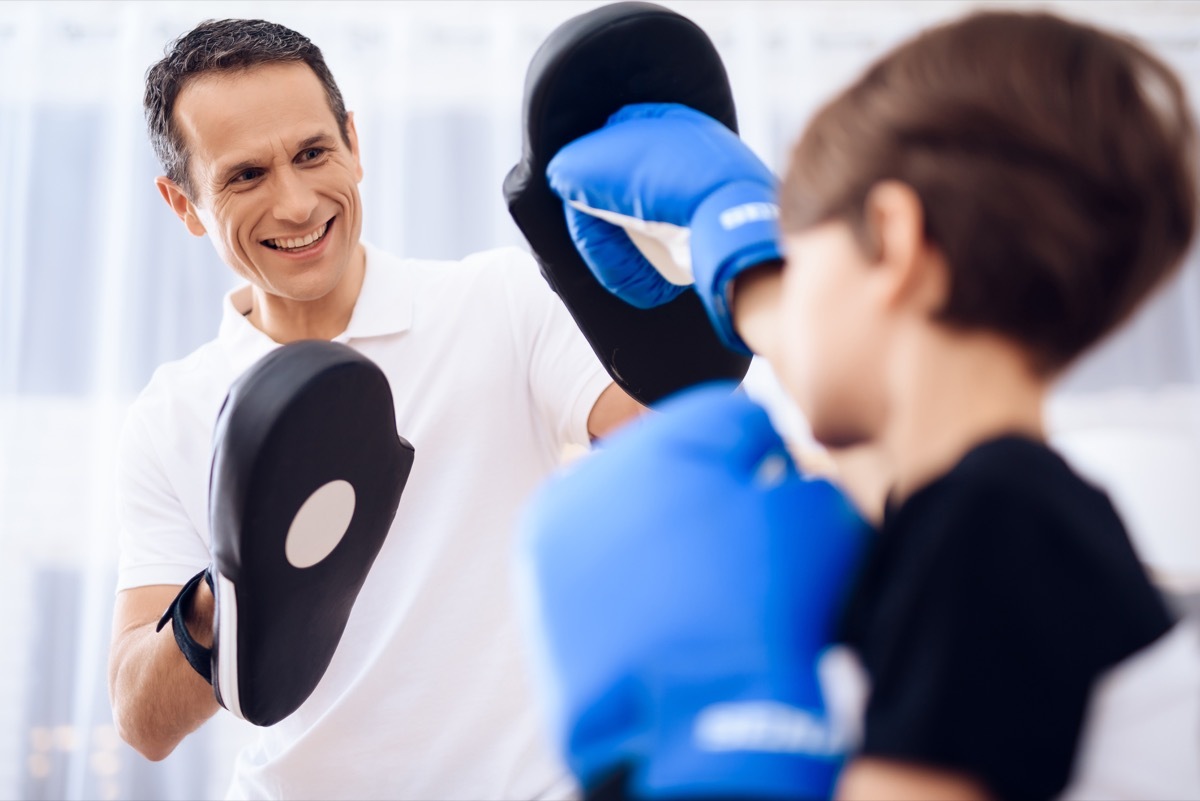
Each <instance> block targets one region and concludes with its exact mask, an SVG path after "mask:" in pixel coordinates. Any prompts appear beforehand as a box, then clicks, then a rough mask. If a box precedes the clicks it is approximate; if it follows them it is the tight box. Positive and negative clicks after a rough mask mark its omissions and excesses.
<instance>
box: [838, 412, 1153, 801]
mask: <svg viewBox="0 0 1200 801" xmlns="http://www.w3.org/2000/svg"><path fill="white" fill-rule="evenodd" d="M1172 622H1173V621H1172V618H1171V615H1170V613H1169V612H1168V611H1167V608H1166V606H1165V605H1164V603H1163V600H1162V598H1161V597H1160V595H1159V594H1158V592H1157V591H1156V590H1155V589H1154V587H1153V586H1152V585H1151V583H1150V581H1149V580H1148V578H1147V576H1146V574H1145V571H1144V570H1143V568H1142V566H1141V564H1140V563H1139V561H1138V559H1137V557H1136V556H1135V554H1134V551H1133V548H1132V546H1131V544H1130V542H1129V538H1128V536H1127V534H1126V532H1125V528H1124V526H1123V525H1122V524H1121V521H1120V519H1119V518H1118V516H1117V514H1116V512H1115V511H1114V510H1113V507H1112V505H1111V503H1110V502H1109V500H1108V498H1107V496H1106V495H1105V494H1104V493H1102V492H1100V491H1099V490H1097V489H1096V488H1094V487H1092V486H1090V485H1089V484H1087V483H1086V482H1084V481H1083V480H1082V479H1080V478H1079V477H1078V476H1077V475H1076V474H1075V473H1074V472H1073V471H1072V470H1071V469H1070V468H1069V467H1068V466H1067V465H1066V463H1065V462H1063V460H1062V459H1061V458H1059V457H1058V456H1057V455H1056V454H1055V453H1054V452H1053V451H1051V450H1050V449H1049V448H1047V447H1045V446H1044V445H1042V444H1040V443H1037V442H1034V441H1032V440H1028V439H1024V438H1020V437H1015V436H1010V437H1003V438H1000V439H996V440H992V441H990V442H987V443H985V444H983V445H980V446H979V447H977V448H975V449H973V450H972V451H971V452H970V453H968V454H967V455H966V456H965V457H964V458H963V459H962V460H961V461H960V462H959V463H958V465H957V466H956V467H954V469H952V470H951V471H950V472H949V473H946V474H945V475H943V476H941V477H940V478H938V479H936V480H935V481H933V482H932V483H930V484H928V485H926V486H925V487H924V488H923V489H921V490H919V491H918V492H916V493H915V494H913V495H912V496H911V497H910V498H909V499H908V500H907V501H905V502H904V503H903V504H902V505H900V506H899V507H898V508H894V509H893V508H889V509H888V511H887V513H886V515H885V521H884V524H883V527H882V530H881V532H880V535H879V538H878V540H877V542H876V544H875V545H874V547H873V549H872V552H871V553H870V555H869V556H868V559H867V562H866V564H865V566H864V569H863V573H862V574H861V576H860V578H859V581H858V583H857V585H856V588H855V590H854V593H853V595H852V597H851V599H850V602H849V604H848V607H847V610H846V615H845V617H844V620H843V627H842V634H843V639H844V641H845V642H846V643H847V644H848V645H850V646H851V647H852V648H853V649H854V650H856V651H857V653H858V655H859V657H860V658H861V660H862V663H863V666H864V667H865V668H866V671H867V674H868V676H869V677H870V682H871V691H870V696H869V699H868V702H867V709H866V717H865V721H864V727H865V728H864V740H863V745H862V749H861V755H863V756H871V757H880V758H888V759H896V760H902V761H907V762H916V763H921V764H925V765H930V766H934V767H939V768H943V769H948V770H955V771H961V772H965V773H967V774H970V775H972V776H974V777H975V778H977V779H979V780H981V781H982V782H983V783H984V784H985V785H986V786H987V787H988V789H989V790H990V791H991V792H993V793H995V794H997V795H998V796H1000V797H1005V798H1048V797H1051V796H1054V795H1056V794H1057V793H1059V792H1061V791H1062V790H1063V789H1064V787H1065V786H1066V784H1067V781H1068V779H1069V778H1070V777H1071V769H1072V765H1073V762H1074V759H1075V757H1076V754H1077V747H1078V744H1079V740H1080V734H1081V732H1082V730H1083V727H1084V722H1085V716H1086V713H1087V708H1088V704H1089V699H1090V697H1091V691H1092V688H1093V683H1094V681H1095V680H1096V678H1097V677H1098V676H1099V675H1100V674H1102V673H1103V672H1104V671H1106V670H1107V669H1109V668H1111V667H1113V666H1115V665H1117V664H1118V663H1120V662H1122V661H1123V660H1125V659H1127V658H1128V657H1129V656H1131V655H1132V654H1134V653H1135V652H1137V651H1139V650H1141V649H1142V648H1144V647H1145V646H1147V645H1148V644H1150V643H1151V642H1153V641H1155V640H1156V639H1157V638H1159V637H1160V636H1162V635H1163V634H1164V633H1165V632H1167V631H1168V630H1169V629H1170V628H1171V626H1172Z"/></svg>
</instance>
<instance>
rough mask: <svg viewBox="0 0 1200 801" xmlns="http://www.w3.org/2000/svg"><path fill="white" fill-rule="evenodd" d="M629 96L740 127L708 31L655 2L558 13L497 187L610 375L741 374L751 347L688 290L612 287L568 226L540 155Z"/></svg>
mask: <svg viewBox="0 0 1200 801" xmlns="http://www.w3.org/2000/svg"><path fill="white" fill-rule="evenodd" d="M630 103H682V104H684V105H687V106H691V107H692V108H694V109H696V110H697V111H702V112H704V113H705V114H708V115H709V116H710V117H713V118H715V119H717V120H719V121H720V122H722V123H724V124H725V125H727V126H728V127H729V128H730V129H731V130H733V131H734V132H736V131H737V114H736V111H735V110H734V105H733V95H732V93H731V92H730V88H729V78H728V76H726V74H725V67H724V65H723V64H722V63H721V59H720V57H719V56H718V55H717V51H716V48H714V47H713V44H712V42H711V41H710V40H709V38H708V36H707V35H705V33H704V31H702V30H700V28H698V27H697V26H696V24H695V23H693V22H692V21H691V20H689V19H687V18H686V17H683V16H680V15H679V14H677V13H675V12H674V11H669V10H668V9H665V8H662V7H661V6H656V5H653V4H651V3H636V2H631V3H614V4H613V5H608V6H603V7H601V8H598V9H595V10H594V11H590V12H588V13H586V14H582V15H580V16H578V17H574V18H572V19H570V20H567V21H566V22H564V23H563V24H562V25H560V26H559V27H558V28H557V29H556V30H555V31H554V32H553V33H551V34H550V36H549V37H548V38H547V39H546V41H545V42H544V43H543V44H542V46H541V47H540V48H539V49H538V51H537V53H536V54H535V55H534V57H533V61H532V62H531V63H530V65H529V72H528V74H527V76H526V80H525V103H524V115H523V119H524V141H523V153H522V156H521V161H520V162H519V163H518V164H517V165H516V166H515V167H513V169H512V170H511V171H510V172H509V174H508V176H507V177H506V178H505V180H504V197H505V200H506V202H507V203H508V209H509V212H510V213H511V214H512V216H513V219H514V220H515V221H516V223H517V226H518V227H519V228H520V229H521V231H522V233H524V234H525V238H526V239H528V240H529V245H530V247H531V249H532V250H533V254H534V256H535V257H536V258H537V260H538V263H539V264H540V265H541V270H542V275H543V276H545V278H546V280H547V281H548V282H549V283H550V286H551V287H553V289H554V291H555V292H557V293H558V296H559V297H560V298H562V301H563V303H565V304H566V306H567V309H568V310H569V311H570V312H571V315H572V316H573V317H574V318H575V321H576V322H577V323H578V325H579V327H580V329H581V330H582V331H583V334H584V336H586V337H587V340H588V342H589V343H591V346H592V349H593V350H595V352H596V355H597V356H599V357H600V360H601V362H603V363H604V366H605V367H606V368H607V369H608V372H609V375H611V376H612V377H613V380H614V381H616V382H617V384H619V385H620V386H621V387H622V388H623V389H624V390H625V391H626V392H628V393H629V394H630V395H632V396H633V397H635V398H637V399H638V400H639V401H641V402H642V403H647V404H648V403H652V402H654V401H656V400H658V399H660V398H662V397H664V396H666V395H669V394H671V393H672V392H675V391H676V390H679V389H683V388H685V387H688V386H691V385H692V384H696V383H700V382H703V381H710V380H718V379H732V380H735V381H740V380H741V379H742V378H743V377H744V376H745V374H746V370H747V369H748V368H749V366H750V358H749V357H748V356H744V355H741V354H738V353H734V352H733V351H730V350H728V349H727V348H725V346H724V345H722V344H721V342H720V340H719V339H718V338H717V335H716V333H714V331H713V329H712V325H711V323H710V322H709V320H708V317H707V315H706V314H705V312H704V308H703V306H702V305H701V304H700V300H699V298H698V297H696V294H695V293H694V292H684V293H683V294H681V295H680V296H679V297H678V298H676V299H675V300H673V301H671V302H670V303H667V304H665V305H662V306H659V307H656V308H653V309H638V308H635V307H633V306H630V305H628V304H626V303H624V302H623V301H621V300H619V299H618V298H616V297H614V296H613V295H611V294H609V292H608V290H606V289H605V288H604V287H603V286H602V285H601V284H600V282H599V281H597V280H596V278H595V277H594V276H593V275H592V273H591V271H590V270H588V267H587V264H585V263H584V261H583V258H582V257H581V256H580V255H579V252H578V251H577V250H576V249H575V245H574V244H573V243H572V241H571V235H570V233H569V231H568V230H567V222H566V215H565V214H564V212H563V204H562V201H561V200H560V199H559V198H558V197H557V196H556V195H555V194H554V193H553V192H552V191H551V190H550V186H549V184H548V182H547V181H546V166H547V165H548V164H549V163H550V160H551V159H552V158H554V155H555V154H556V153H557V152H558V151H559V150H560V149H561V148H562V147H563V146H564V145H567V144H568V143H570V142H572V141H573V140H575V139H578V138H579V137H580V136H583V135H584V134H587V133H590V132H591V131H594V130H597V129H599V128H601V127H603V125H604V123H605V121H606V120H607V119H608V117H609V116H610V115H612V114H613V113H614V112H616V111H617V110H619V109H620V108H621V107H622V106H626V105H628V104H630Z"/></svg>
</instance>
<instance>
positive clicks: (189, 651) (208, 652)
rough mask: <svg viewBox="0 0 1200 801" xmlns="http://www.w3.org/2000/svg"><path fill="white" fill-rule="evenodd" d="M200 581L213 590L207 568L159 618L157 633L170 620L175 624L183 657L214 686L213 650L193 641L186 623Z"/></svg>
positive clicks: (187, 585) (173, 626)
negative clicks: (206, 583) (193, 595)
mask: <svg viewBox="0 0 1200 801" xmlns="http://www.w3.org/2000/svg"><path fill="white" fill-rule="evenodd" d="M200 579H204V580H205V581H206V582H208V588H209V589H210V590H211V589H212V588H213V578H212V572H211V571H210V570H209V569H208V568H205V569H204V570H201V571H200V572H199V573H197V574H196V575H194V576H192V577H191V578H190V579H188V583H187V584H184V585H183V589H181V590H180V591H179V594H178V595H176V596H175V600H173V601H171V605H170V606H168V607H167V611H166V612H163V616H162V617H161V618H159V621H158V626H156V627H155V629H154V630H155V631H162V628H163V626H165V625H167V621H168V620H170V621H171V623H172V624H173V625H172V626H171V628H172V630H173V631H174V632H175V643H176V644H177V645H178V646H179V650H180V651H182V652H183V657H184V659H186V660H187V661H188V664H189V665H191V666H192V667H193V668H194V669H195V671H196V672H197V673H199V674H200V675H201V676H202V677H203V678H204V680H205V681H207V682H208V683H209V684H212V649H211V648H205V647H204V646H203V645H201V644H200V643H198V642H196V641H195V640H194V639H192V634H191V632H189V631H188V627H187V624H186V622H185V620H186V618H187V611H186V610H187V609H189V608H190V607H191V605H192V594H193V593H195V592H196V587H198V586H199V585H200Z"/></svg>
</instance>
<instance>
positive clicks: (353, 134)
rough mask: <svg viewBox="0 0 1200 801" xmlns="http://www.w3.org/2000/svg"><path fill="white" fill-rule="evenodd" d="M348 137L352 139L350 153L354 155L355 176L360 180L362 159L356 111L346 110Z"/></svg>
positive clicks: (361, 176) (361, 177)
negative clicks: (356, 124)
mask: <svg viewBox="0 0 1200 801" xmlns="http://www.w3.org/2000/svg"><path fill="white" fill-rule="evenodd" d="M346 138H347V139H348V140H350V155H351V156H353V157H354V176H355V178H356V179H358V181H359V182H361V181H362V179H363V168H362V160H361V159H359V150H358V130H357V129H356V128H355V127H354V112H353V111H347V112H346Z"/></svg>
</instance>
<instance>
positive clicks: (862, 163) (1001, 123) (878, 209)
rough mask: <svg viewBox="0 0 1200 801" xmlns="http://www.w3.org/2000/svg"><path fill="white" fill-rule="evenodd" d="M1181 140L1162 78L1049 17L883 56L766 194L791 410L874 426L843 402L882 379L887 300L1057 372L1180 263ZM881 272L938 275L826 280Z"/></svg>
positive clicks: (1183, 132) (1186, 232) (970, 28)
mask: <svg viewBox="0 0 1200 801" xmlns="http://www.w3.org/2000/svg"><path fill="white" fill-rule="evenodd" d="M1194 134H1195V131H1194V124H1193V121H1192V118H1191V115H1190V110H1189V109H1188V107H1187V102H1186V98H1185V94H1184V91H1183V89H1182V87H1181V86H1180V83H1179V81H1178V79H1177V78H1176V77H1175V76H1174V75H1173V74H1172V72H1171V71H1170V70H1169V69H1168V68H1167V67H1166V66H1164V65H1163V64H1162V62H1160V61H1159V60H1158V59H1157V58H1155V57H1154V56H1152V55H1150V54H1149V53H1148V52H1146V51H1145V50H1144V49H1142V48H1141V47H1139V46H1138V45H1136V44H1134V43H1132V42H1130V41H1128V40H1126V39H1123V38H1120V37H1118V36H1114V35H1112V34H1109V33H1105V32H1103V31H1099V30H1096V29H1094V28H1091V27H1088V26H1085V25H1081V24H1077V23H1073V22H1069V21H1066V20H1063V19H1061V18H1057V17H1054V16H1051V15H1048V14H1044V13H1012V12H983V13H977V14H973V15H971V16H968V17H966V18H964V19H961V20H959V21H956V22H952V23H950V24H946V25H942V26H940V27H937V28H933V29H930V30H928V31H926V32H924V33H922V34H920V35H918V36H917V37H915V38H914V39H912V40H910V41H908V42H907V43H905V44H903V45H901V46H900V47H899V48H897V49H895V50H893V51H892V52H890V53H888V54H887V55H885V56H884V57H883V58H881V59H880V60H879V61H877V62H876V63H875V64H874V65H873V66H871V67H870V68H869V69H868V70H867V71H866V72H865V73H864V74H863V76H862V77H861V78H860V79H859V80H858V81H857V82H855V83H854V84H853V85H852V86H850V87H849V88H848V89H846V90H845V91H843V92H842V93H841V94H839V95H838V96H837V97H836V98H834V99H833V100H832V101H831V102H829V103H828V104H827V105H826V106H825V107H824V108H822V109H821V110H820V111H819V112H818V113H817V115H816V116H815V117H814V118H813V120H812V121H811V123H810V124H809V126H808V128H807V129H806V131H805V132H804V134H803V136H802V138H801V139H800V141H799V142H798V143H797V144H796V146H795V149H794V151H793V154H792V159H791V164H790V167H789V169H788V172H787V176H786V178H785V180H784V184H783V187H782V190H781V205H782V226H783V229H784V233H785V236H786V239H787V242H788V261H789V266H788V268H787V271H786V273H785V298H787V300H785V303H788V304H790V305H791V308H790V309H789V312H790V313H789V314H787V315H786V319H787V320H788V324H789V325H793V326H795V327H796V330H794V331H792V332H791V333H792V336H790V337H785V340H786V341H787V342H788V345H787V347H790V348H792V353H791V354H790V356H789V357H788V359H789V361H790V362H792V365H793V367H795V369H797V370H798V371H799V373H800V375H796V376H793V377H792V378H793V381H791V382H789V383H792V384H793V386H801V387H803V388H802V389H801V391H800V394H801V395H803V396H805V397H802V398H801V401H802V405H806V406H807V407H808V408H807V409H806V411H808V412H809V414H810V415H813V414H817V415H820V414H821V409H822V408H825V409H837V410H838V412H837V413H838V414H841V415H842V416H847V415H849V416H853V415H855V414H857V415H859V416H860V417H862V416H864V415H871V414H876V413H878V408H869V406H870V404H872V403H875V404H878V403H879V401H878V400H873V399H872V398H871V397H869V396H870V394H871V393H865V394H864V393H863V392H862V391H861V386H862V384H863V383H864V382H866V383H870V382H871V381H874V380H878V376H879V375H880V374H881V373H882V371H883V370H884V369H885V363H886V359H885V357H884V356H883V355H882V354H883V350H882V349H881V347H880V342H879V337H881V336H886V327H882V323H880V321H879V320H878V319H876V318H877V317H878V316H879V315H878V314H875V313H874V312H876V311H878V308H879V307H878V306H876V307H874V308H872V306H871V304H873V303H877V302H880V303H887V302H894V298H893V299H892V300H886V299H884V300H881V298H882V297H883V295H886V294H887V293H889V292H891V293H893V295H895V294H896V293H900V294H903V293H904V292H907V293H909V294H908V295H907V296H906V297H907V300H906V302H909V303H915V304H916V306H917V308H919V309H922V310H923V312H924V313H925V315H926V316H927V317H928V318H930V319H932V320H934V321H936V323H937V324H938V325H940V326H943V327H944V328H945V329H946V330H950V331H954V332H961V333H967V332H973V333H984V334H989V335H994V336H998V337H1001V338H1003V339H1004V340H1006V341H1008V342H1011V343H1013V344H1014V345H1015V346H1016V347H1018V348H1019V349H1020V350H1021V351H1022V352H1023V353H1024V354H1026V356H1027V361H1028V366H1029V368H1030V370H1031V371H1033V373H1034V374H1036V375H1037V376H1040V377H1042V378H1049V377H1051V376H1053V375H1055V374H1056V373H1058V372H1059V371H1060V370H1061V369H1062V368H1063V367H1064V366H1066V365H1067V364H1068V363H1070V362H1071V361H1072V360H1073V359H1075V357H1077V356H1078V355H1079V354H1080V353H1082V352H1083V351H1084V350H1086V349H1087V348H1089V347H1090V346H1091V345H1093V344H1094V343H1095V342H1097V340H1099V339H1100V338H1102V337H1103V336H1104V335H1105V334H1106V333H1108V332H1109V331H1111V330H1112V329H1113V328H1114V327H1116V326H1117V325H1118V324H1119V323H1120V322H1121V321H1122V320H1124V319H1125V318H1126V317H1128V316H1129V314H1130V313H1131V312H1132V311H1133V309H1134V308H1135V307H1136V306H1137V305H1138V304H1139V303H1140V302H1141V301H1142V300H1143V299H1144V298H1145V297H1146V296H1147V294H1149V292H1150V291H1151V290H1152V289H1153V288H1154V287H1155V286H1156V285H1158V284H1159V283H1160V282H1161V281H1162V280H1163V278H1164V277H1165V276H1167V275H1168V274H1169V273H1170V272H1171V271H1172V270H1173V268H1175V267H1176V266H1177V265H1178V264H1179V262H1180V260H1181V257H1182V256H1183V254H1184V252H1185V250H1186V248H1187V246H1188V243H1189V241H1190V240H1191V237H1192V232H1193V228H1194V224H1195V217H1196V198H1195V185H1194V169H1195V164H1194V152H1193V147H1194ZM897 258H898V259H901V260H903V259H918V260H923V261H924V262H926V263H936V264H937V265H938V267H937V270H936V272H937V273H938V276H937V277H936V279H928V280H924V281H923V282H920V281H914V282H913V283H912V285H911V286H898V285H896V284H895V283H893V284H892V285H890V286H889V287H882V286H875V285H873V284H872V283H871V282H870V281H869V280H865V279H864V280H860V279H861V278H862V276H861V275H860V276H858V277H855V275H854V274H853V270H852V269H851V268H848V267H847V268H845V269H842V270H839V269H837V267H836V265H837V264H839V263H841V264H843V265H846V264H850V263H855V264H857V269H858V270H859V271H860V272H861V273H862V275H868V274H869V271H870V269H871V267H872V266H873V265H876V264H881V263H888V262H889V260H895V259H897ZM889 280H890V279H889ZM896 280H901V279H896ZM903 280H908V279H903ZM881 282H882V279H880V280H878V281H876V283H877V284H879V283H881ZM873 293H875V294H877V295H878V297H872V294H873ZM856 387H858V388H859V389H856ZM814 424H815V425H814V427H815V428H816V427H819V425H817V421H814ZM850 427H851V428H853V425H851V426H850ZM859 433H862V432H859ZM839 438H844V439H847V440H853V439H855V438H856V434H855V432H841V433H835V434H834V436H833V439H839Z"/></svg>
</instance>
